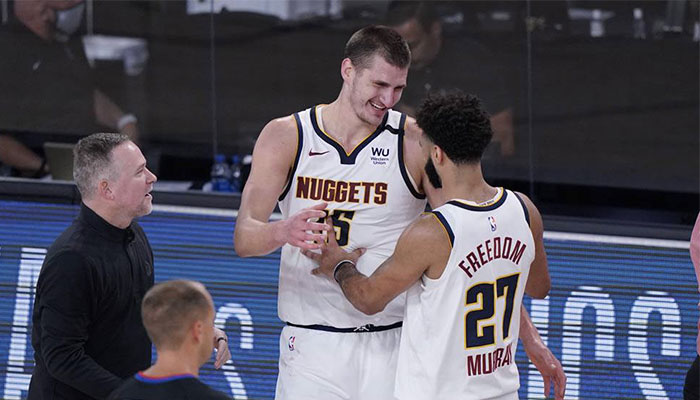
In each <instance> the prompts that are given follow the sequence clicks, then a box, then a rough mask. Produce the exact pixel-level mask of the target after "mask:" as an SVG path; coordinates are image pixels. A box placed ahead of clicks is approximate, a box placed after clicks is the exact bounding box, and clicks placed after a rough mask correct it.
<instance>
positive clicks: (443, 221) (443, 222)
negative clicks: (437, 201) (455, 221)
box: [430, 211, 455, 247]
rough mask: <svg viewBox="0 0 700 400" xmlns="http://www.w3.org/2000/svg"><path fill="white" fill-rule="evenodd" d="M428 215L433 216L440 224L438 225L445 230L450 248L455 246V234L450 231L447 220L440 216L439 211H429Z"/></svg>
mask: <svg viewBox="0 0 700 400" xmlns="http://www.w3.org/2000/svg"><path fill="white" fill-rule="evenodd" d="M430 213H431V214H433V215H434V216H435V218H437V220H438V221H439V222H440V225H442V228H443V229H445V233H446V234H447V237H448V238H449V239H450V247H453V246H454V244H455V234H454V232H453V231H452V228H451V227H450V224H449V223H448V222H447V219H445V216H444V215H442V213H441V212H440V211H431V212H430Z"/></svg>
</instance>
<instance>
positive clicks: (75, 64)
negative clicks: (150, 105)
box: [0, 0, 139, 176]
mask: <svg viewBox="0 0 700 400" xmlns="http://www.w3.org/2000/svg"><path fill="white" fill-rule="evenodd" d="M10 4H11V5H12V6H13V10H14V17H15V18H11V19H9V21H8V24H7V26H4V27H3V29H2V32H1V34H0V52H1V53H3V54H5V56H4V57H3V62H2V63H0V73H1V74H2V76H3V81H2V83H1V84H0V85H1V86H0V89H2V90H1V91H2V93H3V96H0V108H2V109H3V113H2V115H1V116H0V144H3V145H2V146H0V163H3V164H5V165H9V166H10V167H13V168H14V169H16V170H18V171H19V172H20V173H21V174H22V175H25V176H31V175H43V174H45V173H47V172H48V171H49V167H48V166H46V164H45V160H43V159H42V157H41V156H40V155H39V154H37V153H36V152H35V151H33V150H32V149H30V148H29V147H28V146H26V145H25V144H24V143H23V142H22V141H21V140H20V138H19V136H15V135H10V134H9V133H8V132H9V131H15V132H52V133H58V134H65V133H76V132H77V133H81V132H89V131H92V130H94V129H95V128H96V126H98V125H99V126H102V127H107V128H109V129H112V130H118V131H120V132H121V133H124V134H126V135H128V136H129V137H130V138H131V140H133V141H138V139H139V129H138V125H137V122H138V121H137V119H136V117H135V116H134V115H132V114H128V113H125V112H123V111H122V110H121V108H120V107H119V106H117V105H116V104H115V103H114V102H113V101H112V100H111V99H110V98H109V97H108V96H107V95H105V94H104V93H103V92H102V91H100V90H99V89H97V88H96V87H95V85H94V83H93V79H92V71H91V69H90V66H89V65H88V62H87V59H86V57H85V51H84V49H83V44H82V40H80V37H78V36H77V35H76V32H77V31H78V30H79V29H80V27H81V25H82V20H83V19H84V10H85V3H84V2H83V0H22V1H14V2H12V3H10Z"/></svg>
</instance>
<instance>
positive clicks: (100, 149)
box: [73, 133, 129, 199]
mask: <svg viewBox="0 0 700 400" xmlns="http://www.w3.org/2000/svg"><path fill="white" fill-rule="evenodd" d="M128 141H129V137H128V136H126V135H122V134H121V133H94V134H92V135H90V136H87V137H84V138H82V139H80V141H79V142H78V144H77V145H75V148H74V149H73V180H74V181H75V184H76V185H78V190H79V191H80V195H81V196H82V197H83V198H85V199H89V198H91V197H92V195H93V194H94V191H95V187H96V185H97V181H98V180H99V179H103V178H105V177H107V174H109V173H111V172H112V171H110V170H109V167H110V165H111V163H112V150H114V148H115V147H117V146H119V145H120V144H122V143H124V142H128Z"/></svg>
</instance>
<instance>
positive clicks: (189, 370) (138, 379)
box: [109, 280, 229, 400]
mask: <svg viewBox="0 0 700 400" xmlns="http://www.w3.org/2000/svg"><path fill="white" fill-rule="evenodd" d="M141 317H142V319H143V326H144V327H145V328H146V332H147V333H148V337H149V338H150V339H151V341H152V342H153V345H154V346H155V348H156V352H157V353H158V356H157V359H156V362H155V364H153V365H152V366H151V367H149V368H148V369H147V370H145V371H141V372H139V373H137V374H136V375H134V376H133V377H131V378H129V379H128V380H127V381H126V382H124V384H122V385H121V386H120V387H119V388H118V389H117V390H115V391H114V392H112V394H111V395H110V396H109V399H112V400H122V399H124V400H127V399H128V400H177V399H182V400H185V399H190V400H208V399H221V400H223V399H229V397H228V396H226V395H225V394H223V393H221V392H218V391H216V390H213V389H211V388H210V387H209V386H207V385H206V384H204V383H202V382H201V381H200V380H199V379H198V377H199V368H201V366H202V365H204V363H206V362H207V360H209V357H211V353H212V351H213V350H214V346H213V344H212V341H211V337H212V335H213V334H214V317H215V313H214V302H213V300H212V298H211V295H210V294H209V292H207V289H206V288H205V287H204V285H202V284H201V283H199V282H194V281H186V280H176V281H168V282H163V283H159V284H157V285H155V286H153V287H152V288H151V289H150V290H149V291H148V292H146V295H145V296H144V298H143V302H142V304H141Z"/></svg>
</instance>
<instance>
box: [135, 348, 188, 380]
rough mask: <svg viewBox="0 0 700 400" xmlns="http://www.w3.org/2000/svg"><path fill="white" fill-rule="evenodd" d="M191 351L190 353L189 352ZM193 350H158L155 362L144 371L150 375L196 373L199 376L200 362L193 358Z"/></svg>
mask: <svg viewBox="0 0 700 400" xmlns="http://www.w3.org/2000/svg"><path fill="white" fill-rule="evenodd" d="M188 353H189V354H188ZM190 354H192V352H185V351H158V358H157V359H156V362H155V364H153V365H151V367H150V368H148V369H147V370H145V371H143V373H144V374H145V375H148V376H169V375H185V374H189V375H194V376H195V377H199V366H200V365H199V363H198V362H197V361H196V360H194V359H193V357H192V355H190Z"/></svg>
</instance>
